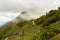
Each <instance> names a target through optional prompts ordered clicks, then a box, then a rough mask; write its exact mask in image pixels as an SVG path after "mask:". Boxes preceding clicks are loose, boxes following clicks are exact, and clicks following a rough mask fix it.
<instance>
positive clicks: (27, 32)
mask: <svg viewBox="0 0 60 40" xmlns="http://www.w3.org/2000/svg"><path fill="white" fill-rule="evenodd" d="M5 25H6V27H2V29H1V28H0V40H2V39H8V40H55V39H56V40H59V39H60V38H58V37H59V36H60V7H59V8H58V10H50V11H49V12H48V13H46V15H43V16H41V17H39V18H37V19H34V20H32V19H31V20H25V21H22V22H19V21H18V22H17V23H8V24H5ZM5 25H4V26H5Z"/></svg>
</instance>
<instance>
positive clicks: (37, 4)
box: [0, 0, 60, 25]
mask: <svg viewBox="0 0 60 40" xmlns="http://www.w3.org/2000/svg"><path fill="white" fill-rule="evenodd" d="M59 6H60V0H0V25H2V24H4V23H6V22H8V21H11V20H13V19H14V18H16V17H17V16H18V15H19V14H20V13H21V11H26V12H27V13H28V14H29V15H30V16H29V18H37V17H40V16H41V15H44V14H45V12H48V11H49V10H51V9H56V8H57V7H59Z"/></svg>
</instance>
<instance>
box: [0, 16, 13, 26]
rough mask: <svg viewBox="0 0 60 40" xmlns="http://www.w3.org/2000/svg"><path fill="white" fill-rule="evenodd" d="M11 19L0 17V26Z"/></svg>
mask: <svg viewBox="0 0 60 40" xmlns="http://www.w3.org/2000/svg"><path fill="white" fill-rule="evenodd" d="M10 20H12V19H10V18H8V17H4V16H0V25H2V24H4V23H6V22H8V21H10Z"/></svg>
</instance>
